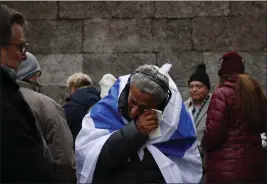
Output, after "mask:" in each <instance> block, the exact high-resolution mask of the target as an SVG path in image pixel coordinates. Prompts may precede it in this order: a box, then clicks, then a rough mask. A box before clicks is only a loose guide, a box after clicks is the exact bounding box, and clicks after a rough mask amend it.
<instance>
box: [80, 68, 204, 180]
mask: <svg viewBox="0 0 267 184" xmlns="http://www.w3.org/2000/svg"><path fill="white" fill-rule="evenodd" d="M170 67H171V65H169V64H166V65H164V66H163V67H162V68H161V69H159V68H158V67H156V66H154V65H143V66H140V67H139V68H138V69H137V70H136V71H135V72H134V73H133V74H132V75H127V76H122V77H119V79H118V80H117V81H116V83H115V84H114V85H113V86H112V88H111V89H110V91H109V94H108V96H106V97H105V98H103V99H102V100H101V101H100V102H99V103H97V104H95V105H94V106H93V107H92V109H91V111H90V112H89V114H87V115H86V116H85V118H84V119H83V128H82V130H81V131H80V133H79V134H78V137H77V139H76V161H77V176H78V181H79V182H80V183H129V182H130V183H162V182H163V183H165V182H166V183H198V182H199V181H200V178H201V175H202V164H201V159H200V155H199V152H198V150H197V142H196V136H195V131H194V127H193V122H192V120H191V118H190V117H189V114H188V113H187V111H186V110H185V107H184V105H183V103H182V99H181V95H180V93H179V91H178V89H177V87H176V85H175V84H174V82H173V81H172V80H171V78H170V76H169V75H168V74H167V72H168V71H169V69H170ZM162 112H163V114H161V113H162ZM161 115H162V116H161Z"/></svg>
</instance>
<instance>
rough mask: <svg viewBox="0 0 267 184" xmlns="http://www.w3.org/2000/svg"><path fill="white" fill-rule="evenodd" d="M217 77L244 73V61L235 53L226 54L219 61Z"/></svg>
mask: <svg viewBox="0 0 267 184" xmlns="http://www.w3.org/2000/svg"><path fill="white" fill-rule="evenodd" d="M218 67H219V71H218V75H219V76H222V75H234V74H243V73H244V72H245V60H244V59H243V58H242V57H241V56H240V55H239V54H238V53H237V52H235V51H231V52H227V53H225V54H224V55H223V57H222V58H221V59H220V61H219V64H218Z"/></svg>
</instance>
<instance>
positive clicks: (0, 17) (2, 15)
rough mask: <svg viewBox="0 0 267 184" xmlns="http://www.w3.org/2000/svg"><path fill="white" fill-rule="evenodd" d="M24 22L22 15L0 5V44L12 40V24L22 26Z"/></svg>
mask: <svg viewBox="0 0 267 184" xmlns="http://www.w3.org/2000/svg"><path fill="white" fill-rule="evenodd" d="M25 22H26V21H25V18H24V16H23V15H22V14H20V13H19V12H17V11H15V10H13V9H11V8H9V7H7V6H5V5H1V4H0V44H1V43H2V44H4V43H9V42H10V41H11V40H12V36H13V31H12V29H11V27H12V24H15V23H17V24H19V25H21V26H24V24H25Z"/></svg>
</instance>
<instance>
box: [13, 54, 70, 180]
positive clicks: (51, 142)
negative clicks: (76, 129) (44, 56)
mask: <svg viewBox="0 0 267 184" xmlns="http://www.w3.org/2000/svg"><path fill="white" fill-rule="evenodd" d="M26 58H27V59H26V60H25V61H23V62H22V64H21V65H20V67H19V69H18V72H17V83H18V84H19V86H20V91H21V92H22V94H23V96H24V98H25V100H26V102H27V103H28V104H29V106H30V107H31V109H32V111H33V114H34V115H35V119H36V123H37V126H38V127H39V129H40V132H41V134H42V136H43V138H44V140H45V141H44V145H45V147H46V148H47V149H46V151H47V152H46V156H47V157H49V156H50V155H51V157H52V158H51V157H49V158H51V162H52V163H54V164H55V165H56V171H57V173H59V174H58V176H59V177H60V175H62V176H64V177H63V178H62V180H61V181H62V182H68V181H75V157H74V151H73V149H72V145H73V138H72V134H71V132H70V129H69V127H68V124H67V120H66V117H65V113H64V110H63V108H62V107H61V105H59V104H58V103H56V102H55V101H54V100H53V99H51V98H50V97H48V96H46V95H43V94H41V93H40V92H41V91H40V84H39V83H38V79H39V78H40V76H41V73H42V72H41V68H40V65H39V62H38V61H37V59H36V57H35V56H34V55H32V54H31V53H29V52H26ZM47 146H48V147H47ZM71 177H72V178H71ZM59 179H60V178H59Z"/></svg>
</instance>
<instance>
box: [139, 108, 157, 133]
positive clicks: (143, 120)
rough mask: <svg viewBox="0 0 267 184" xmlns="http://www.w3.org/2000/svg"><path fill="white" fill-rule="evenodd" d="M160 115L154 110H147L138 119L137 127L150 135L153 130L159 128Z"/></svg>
mask: <svg viewBox="0 0 267 184" xmlns="http://www.w3.org/2000/svg"><path fill="white" fill-rule="evenodd" d="M158 125H159V123H158V116H157V113H156V112H155V111H153V110H146V111H145V112H144V113H143V114H141V115H140V116H139V118H138V119H137V121H136V127H137V129H138V131H139V132H141V133H142V134H144V135H148V134H149V133H150V132H151V131H152V130H154V129H156V128H158Z"/></svg>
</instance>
